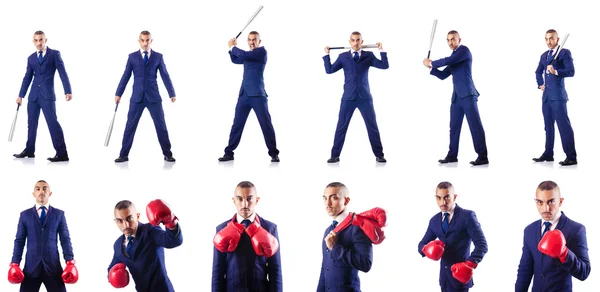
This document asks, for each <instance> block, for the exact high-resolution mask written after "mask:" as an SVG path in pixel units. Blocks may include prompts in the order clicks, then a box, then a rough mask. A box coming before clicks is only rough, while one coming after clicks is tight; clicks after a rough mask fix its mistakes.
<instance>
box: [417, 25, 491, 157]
mask: <svg viewBox="0 0 600 292" xmlns="http://www.w3.org/2000/svg"><path fill="white" fill-rule="evenodd" d="M446 41H447V42H448V46H449V47H450V49H451V50H452V54H451V55H450V57H446V58H442V59H439V60H435V61H432V60H430V59H427V58H425V59H424V60H423V65H425V67H427V68H430V69H431V72H430V74H431V75H433V76H435V77H437V78H439V79H441V80H444V79H446V78H448V77H449V76H450V75H452V83H453V84H454V91H453V92H452V102H451V104H450V149H449V150H448V154H447V155H446V157H445V158H444V159H440V160H438V162H439V163H441V164H445V163H452V162H458V144H459V140H460V130H461V128H462V122H463V119H464V117H465V116H466V117H467V123H469V129H470V131H471V137H473V146H474V147H475V152H477V154H478V157H477V159H475V160H474V161H471V162H470V163H471V164H472V165H484V164H488V163H489V161H488V152H487V146H486V143H485V131H484V130H483V125H482V124H481V118H480V117H479V109H478V108H477V99H478V98H479V92H478V91H477V89H475V84H474V83H473V77H472V76H471V64H472V62H473V56H471V51H470V50H469V48H467V47H466V46H464V45H461V44H460V42H461V38H460V35H459V34H458V32H457V31H455V30H451V31H450V32H448V35H447V37H446ZM444 66H446V68H444V69H443V70H439V69H438V68H440V67H444Z"/></svg>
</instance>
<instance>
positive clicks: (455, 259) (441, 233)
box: [419, 182, 488, 292]
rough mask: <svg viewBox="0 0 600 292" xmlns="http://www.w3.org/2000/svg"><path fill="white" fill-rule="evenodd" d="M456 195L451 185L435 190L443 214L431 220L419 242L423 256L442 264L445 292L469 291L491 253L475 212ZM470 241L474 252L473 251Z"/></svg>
mask: <svg viewBox="0 0 600 292" xmlns="http://www.w3.org/2000/svg"><path fill="white" fill-rule="evenodd" d="M456 197H457V194H456V193H455V191H454V186H452V184H451V183H449V182H441V183H439V184H438V186H437V187H436V190H435V199H436V201H437V204H438V206H439V207H440V210H441V211H442V212H441V214H440V213H438V214H435V215H434V216H433V217H431V219H430V220H429V225H428V226H427V231H426V232H425V235H424V236H423V239H421V241H420V242H419V253H420V254H421V256H423V257H425V256H427V257H428V258H430V259H432V260H435V261H438V260H440V259H441V261H440V286H441V288H442V292H446V291H447V292H450V291H452V292H454V291H468V290H469V288H471V287H473V284H474V283H473V279H472V277H473V270H474V269H475V268H476V267H477V265H478V264H479V263H480V262H481V261H482V260H483V256H484V255H485V254H486V253H487V251H488V246H487V241H486V239H485V236H484V235H483V230H481V225H480V224H479V221H477V216H476V215H475V212H473V211H471V210H467V209H463V208H461V207H459V206H458V204H456V202H455V201H456ZM471 242H473V244H474V245H475V249H474V250H473V252H471Z"/></svg>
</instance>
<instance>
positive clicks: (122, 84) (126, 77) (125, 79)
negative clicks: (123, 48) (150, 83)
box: [115, 55, 162, 96]
mask: <svg viewBox="0 0 600 292" xmlns="http://www.w3.org/2000/svg"><path fill="white" fill-rule="evenodd" d="M132 72H133V65H132V64H131V55H130V56H129V57H128V58H127V65H125V72H123V76H122V77H121V81H119V86H118V87H117V93H115V95H116V96H123V92H125V87H126V86H127V83H128V82H129V78H131V73H132ZM161 76H162V75H161Z"/></svg>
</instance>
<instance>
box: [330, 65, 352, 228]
mask: <svg viewBox="0 0 600 292" xmlns="http://www.w3.org/2000/svg"><path fill="white" fill-rule="evenodd" d="M355 54H356V53H355ZM337 225H338V222H337V221H335V220H333V222H332V223H331V230H333V229H335V227H336V226H337Z"/></svg>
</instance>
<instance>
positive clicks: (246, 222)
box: [242, 219, 251, 228]
mask: <svg viewBox="0 0 600 292" xmlns="http://www.w3.org/2000/svg"><path fill="white" fill-rule="evenodd" d="M250 223H251V222H250V220H248V219H244V220H242V224H243V225H244V226H246V228H248V225H250Z"/></svg>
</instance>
